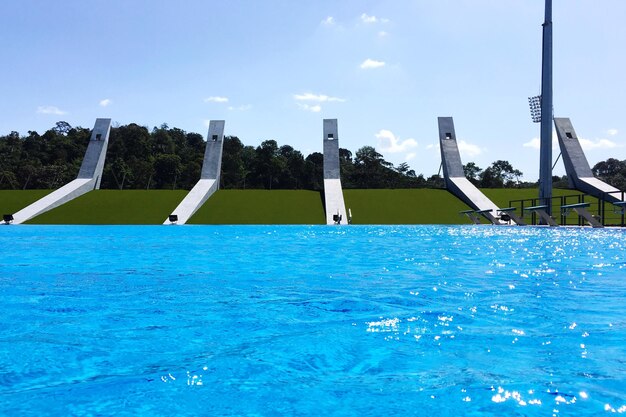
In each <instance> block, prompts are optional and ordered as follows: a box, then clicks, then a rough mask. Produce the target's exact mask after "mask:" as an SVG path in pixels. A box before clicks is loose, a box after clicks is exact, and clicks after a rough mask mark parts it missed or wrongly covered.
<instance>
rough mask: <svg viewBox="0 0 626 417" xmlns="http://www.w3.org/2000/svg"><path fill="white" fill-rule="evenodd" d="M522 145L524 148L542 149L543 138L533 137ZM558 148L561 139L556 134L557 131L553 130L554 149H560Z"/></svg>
mask: <svg viewBox="0 0 626 417" xmlns="http://www.w3.org/2000/svg"><path fill="white" fill-rule="evenodd" d="M522 146H523V147H524V148H531V149H540V148H541V139H539V138H532V139H531V140H529V141H528V142H526V143H523V144H522ZM558 148H559V139H558V137H557V136H556V132H552V149H558Z"/></svg>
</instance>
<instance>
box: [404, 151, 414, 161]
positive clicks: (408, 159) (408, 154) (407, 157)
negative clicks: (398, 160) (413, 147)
mask: <svg viewBox="0 0 626 417" xmlns="http://www.w3.org/2000/svg"><path fill="white" fill-rule="evenodd" d="M416 156H417V154H416V153H415V152H409V153H407V154H406V156H405V157H404V159H405V160H406V161H407V162H409V161H410V160H412V159H415V157H416Z"/></svg>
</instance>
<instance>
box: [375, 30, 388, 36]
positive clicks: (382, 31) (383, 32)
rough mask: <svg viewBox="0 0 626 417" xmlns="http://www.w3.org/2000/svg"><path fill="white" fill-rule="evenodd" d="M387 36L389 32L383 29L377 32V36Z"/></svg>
mask: <svg viewBox="0 0 626 417" xmlns="http://www.w3.org/2000/svg"><path fill="white" fill-rule="evenodd" d="M387 36H389V33H387V32H385V31H384V30H381V31H380V32H378V37H379V38H386V37H387Z"/></svg>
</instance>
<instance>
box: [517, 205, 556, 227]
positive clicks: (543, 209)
mask: <svg viewBox="0 0 626 417" xmlns="http://www.w3.org/2000/svg"><path fill="white" fill-rule="evenodd" d="M547 208H548V206H546V205H542V206H532V207H524V210H528V211H533V212H535V213H537V214H538V215H539V217H541V219H542V220H543V221H544V222H546V224H548V225H550V227H556V226H558V224H557V223H556V222H555V221H554V219H553V218H552V217H551V216H550V215H549V214H548V212H546V209H547Z"/></svg>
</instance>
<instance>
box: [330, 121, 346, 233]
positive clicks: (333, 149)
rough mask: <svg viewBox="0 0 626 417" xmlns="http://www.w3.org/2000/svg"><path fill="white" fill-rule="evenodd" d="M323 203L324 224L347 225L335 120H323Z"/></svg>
mask: <svg viewBox="0 0 626 417" xmlns="http://www.w3.org/2000/svg"><path fill="white" fill-rule="evenodd" d="M324 201H325V206H326V207H325V210H326V224H348V216H347V213H346V204H345V203H344V200H343V189H342V188H341V178H340V176H339V134H338V129H337V119H324ZM337 220H339V221H338V222H337Z"/></svg>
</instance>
